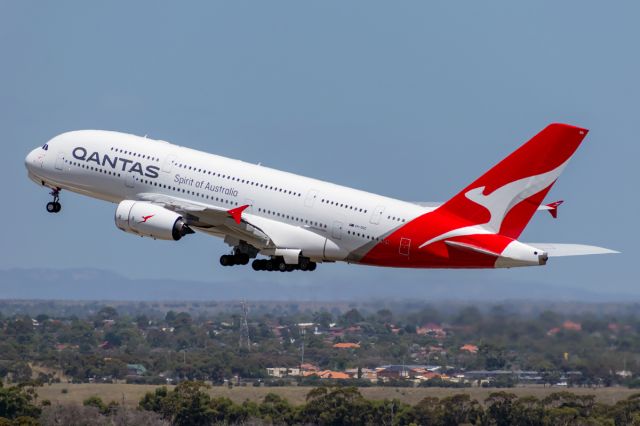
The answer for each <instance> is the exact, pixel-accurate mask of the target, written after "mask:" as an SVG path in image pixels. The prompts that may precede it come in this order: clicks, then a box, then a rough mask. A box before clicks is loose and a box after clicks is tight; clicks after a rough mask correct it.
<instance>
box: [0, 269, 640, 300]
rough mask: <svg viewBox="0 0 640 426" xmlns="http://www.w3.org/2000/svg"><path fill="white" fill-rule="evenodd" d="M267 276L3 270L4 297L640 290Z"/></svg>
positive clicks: (330, 296) (559, 294) (467, 296)
mask: <svg viewBox="0 0 640 426" xmlns="http://www.w3.org/2000/svg"><path fill="white" fill-rule="evenodd" d="M265 277H267V280H266V281H257V280H256V281H250V280H243V281H211V282H204V281H188V280H174V279H130V278H126V277H123V276H121V275H119V274H117V273H114V272H111V271H105V270H99V269H8V270H0V298H1V299H57V300H141V301H151V300H205V299H206V300H239V299H243V298H244V299H248V300H271V301H293V300H295V301H305V300H311V301H330V300H344V301H349V300H352V301H365V300H376V299H377V300H379V299H387V300H409V299H413V300H416V299H418V300H422V301H500V300H549V301H556V302H557V301H580V302H630V301H638V300H640V296H637V295H628V294H619V293H606V292H602V293H596V292H590V291H587V290H581V289H572V288H567V287H560V286H554V285H548V284H540V283H526V284H523V283H522V282H517V283H514V282H511V281H509V280H505V279H503V280H497V281H492V282H488V283H487V282H484V283H478V282H464V281H461V282H456V281H452V280H451V279H449V280H447V281H448V282H442V281H439V282H438V281H434V282H428V283H424V282H422V283H416V282H401V281H396V282H393V283H392V285H390V283H380V282H354V281H353V280H352V279H349V280H347V279H345V280H340V279H332V280H330V281H327V282H325V283H321V284H317V283H315V284H309V283H308V282H301V283H299V284H298V283H296V284H292V283H291V282H289V283H282V282H280V281H279V280H278V279H277V277H278V275H277V273H274V275H273V281H268V275H266V274H264V275H263V276H261V277H260V278H262V279H263V280H264V279H265Z"/></svg>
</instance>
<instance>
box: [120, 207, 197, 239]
mask: <svg viewBox="0 0 640 426" xmlns="http://www.w3.org/2000/svg"><path fill="white" fill-rule="evenodd" d="M115 219H116V226H117V227H118V228H120V229H121V230H123V231H124V232H129V233H131V234H136V235H141V236H143V237H151V238H157V239H159V240H175V241H178V240H179V239H180V238H182V237H183V236H185V235H187V234H193V230H192V229H191V228H189V226H187V224H186V223H185V222H184V219H183V218H182V216H180V215H179V214H178V213H176V212H173V211H171V210H167V209H165V208H164V207H161V206H158V205H155V204H151V203H145V202H144V201H133V200H124V201H122V202H120V204H118V208H117V209H116V217H115Z"/></svg>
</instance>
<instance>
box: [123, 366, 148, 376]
mask: <svg viewBox="0 0 640 426" xmlns="http://www.w3.org/2000/svg"><path fill="white" fill-rule="evenodd" d="M146 372H147V369H146V368H145V367H144V365H142V364H127V375H129V376H143V375H144V374H145V373H146Z"/></svg>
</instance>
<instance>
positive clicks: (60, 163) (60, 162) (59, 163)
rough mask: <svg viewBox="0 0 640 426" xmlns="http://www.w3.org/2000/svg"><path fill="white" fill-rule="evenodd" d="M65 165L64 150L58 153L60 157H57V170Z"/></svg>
mask: <svg viewBox="0 0 640 426" xmlns="http://www.w3.org/2000/svg"><path fill="white" fill-rule="evenodd" d="M63 167H64V152H59V153H58V158H56V170H62V168H63Z"/></svg>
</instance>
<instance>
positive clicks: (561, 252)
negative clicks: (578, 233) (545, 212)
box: [526, 243, 620, 257]
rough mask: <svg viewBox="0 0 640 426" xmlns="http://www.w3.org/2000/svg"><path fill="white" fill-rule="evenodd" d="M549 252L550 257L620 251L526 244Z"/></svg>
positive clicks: (577, 245) (591, 247) (602, 248)
mask: <svg viewBox="0 0 640 426" xmlns="http://www.w3.org/2000/svg"><path fill="white" fill-rule="evenodd" d="M526 244H529V245H531V246H533V247H536V248H539V249H540V250H544V251H545V252H547V255H548V256H549V257H560V256H584V255H587V254H614V253H620V252H619V251H615V250H610V249H607V248H604V247H597V246H588V245H585V244H555V243H526Z"/></svg>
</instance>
